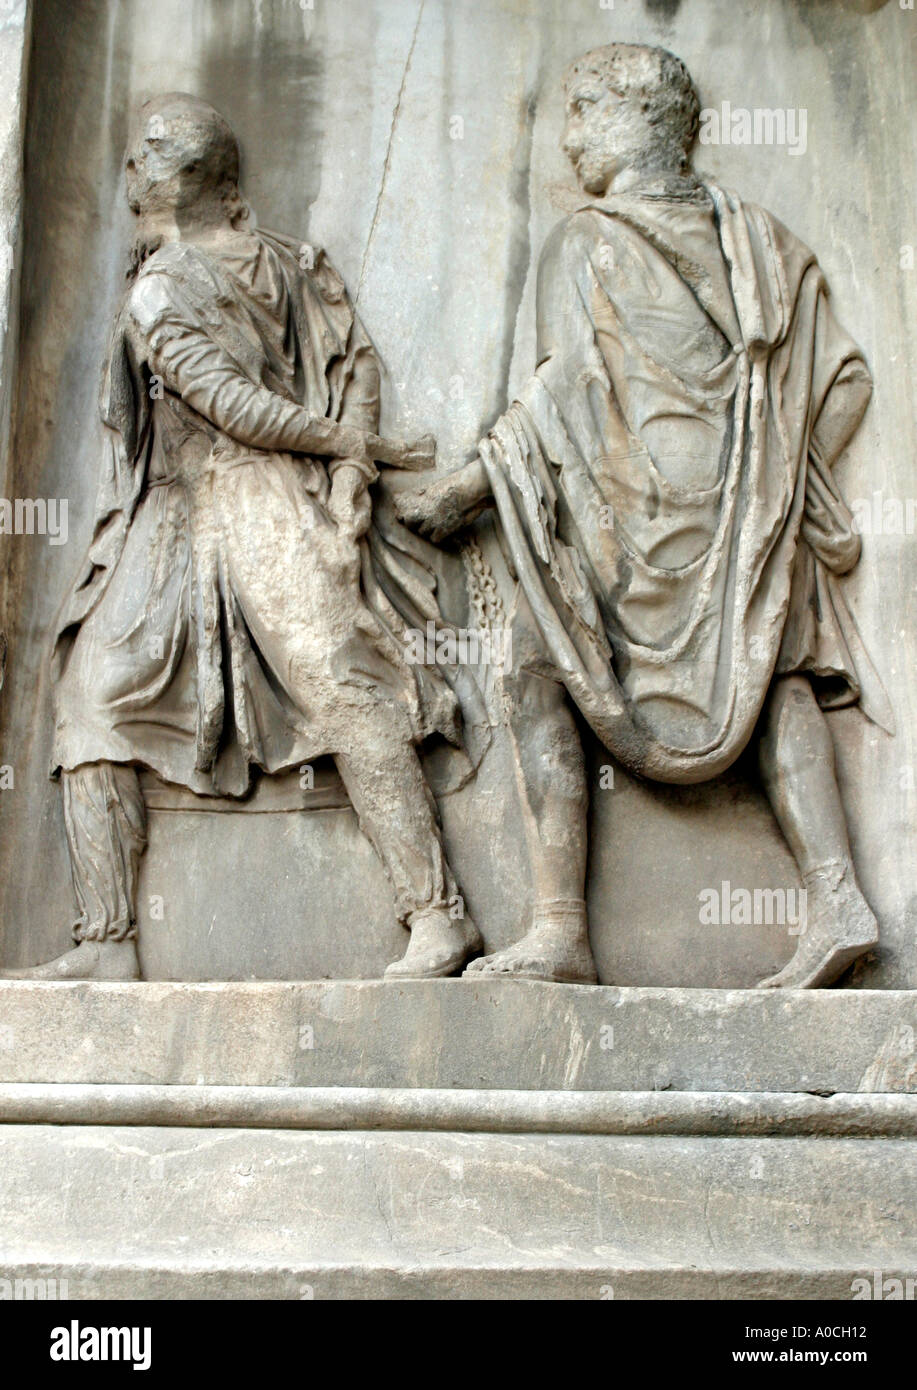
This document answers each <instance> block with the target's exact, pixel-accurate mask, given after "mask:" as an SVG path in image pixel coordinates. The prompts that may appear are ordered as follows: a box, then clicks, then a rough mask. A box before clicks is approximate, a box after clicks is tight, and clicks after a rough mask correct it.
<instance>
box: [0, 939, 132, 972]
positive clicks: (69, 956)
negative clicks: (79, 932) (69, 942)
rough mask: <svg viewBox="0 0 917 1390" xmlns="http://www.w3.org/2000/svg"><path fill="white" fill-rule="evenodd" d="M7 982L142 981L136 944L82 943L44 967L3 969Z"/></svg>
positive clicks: (122, 942)
mask: <svg viewBox="0 0 917 1390" xmlns="http://www.w3.org/2000/svg"><path fill="white" fill-rule="evenodd" d="M0 979H4V980H139V979H140V965H139V962H138V960H137V947H136V944H135V942H134V941H132V940H128V941H81V942H80V943H79V945H78V946H74V947H73V949H72V950H70V951H65V952H64V954H63V955H62V956H57V957H55V959H54V960H49V961H47V962H46V963H45V964H44V965H27V966H24V967H23V968H22V969H19V970H0Z"/></svg>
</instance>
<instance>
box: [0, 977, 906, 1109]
mask: <svg viewBox="0 0 917 1390" xmlns="http://www.w3.org/2000/svg"><path fill="white" fill-rule="evenodd" d="M0 1020H2V1022H0V1081H21V1082H53V1081H58V1082H61V1081H69V1082H96V1083H103V1082H107V1083H113V1084H119V1083H120V1084H125V1083H140V1084H148V1085H154V1084H182V1085H195V1084H200V1085H213V1086H354V1085H359V1086H363V1087H373V1086H393V1087H454V1086H459V1087H465V1088H471V1089H475V1088H483V1089H487V1088H506V1089H510V1090H571V1091H604V1090H611V1091H614V1090H637V1091H642V1090H648V1091H652V1090H656V1091H665V1090H669V1089H672V1090H676V1091H813V1092H820V1091H826V1092H835V1091H871V1092H883V1091H888V1092H914V1091H915V1090H917V1072H915V1047H917V996H915V995H914V994H912V993H910V992H906V991H879V990H875V991H861V992H857V993H850V992H843V991H825V992H822V993H818V992H813V993H809V992H805V991H794V992H790V993H786V994H774V993H770V992H767V991H762V992H760V993H754V992H750V991H742V990H675V989H673V990H665V989H613V988H602V987H599V988H594V987H589V986H579V985H557V986H553V985H548V984H539V983H536V982H534V981H522V980H519V981H503V980H491V981H486V980H484V981H471V980H446V981H439V980H437V981H416V982H409V983H403V984H396V983H394V982H387V981H386V982H383V981H378V982H369V981H350V982H348V981H322V982H318V983H308V984H264V983H258V984H210V985H187V984H153V983H146V984H43V983H29V982H11V981H8V982H2V983H0Z"/></svg>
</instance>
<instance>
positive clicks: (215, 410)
mask: <svg viewBox="0 0 917 1390" xmlns="http://www.w3.org/2000/svg"><path fill="white" fill-rule="evenodd" d="M246 247H247V249H246ZM301 254H302V247H301V245H300V243H297V242H295V241H292V240H289V239H287V238H285V237H282V236H279V235H277V234H275V233H271V232H267V231H264V230H262V229H259V230H258V231H257V232H256V233H253V234H252V236H251V237H250V238H248V240H247V242H246V243H245V244H244V245H243V246H242V247H241V249H240V246H239V245H238V244H237V246H236V247H235V248H233V250H232V251H226V252H221V253H220V254H216V253H210V252H204V251H203V250H201V249H200V248H197V247H195V246H193V245H190V244H183V243H175V244H170V245H167V246H165V247H163V248H162V249H161V250H159V251H157V252H156V253H155V254H154V255H152V256H151V257H150V258H149V259H148V260H147V261H146V262H145V264H144V265H143V266H142V268H141V270H140V272H139V273H138V275H137V277H136V279H135V281H134V283H133V285H132V287H131V289H130V291H129V293H128V295H127V298H126V300H125V303H124V306H123V308H122V311H121V313H120V315H119V317H118V319H117V322H116V325H115V331H114V334H113V339H112V345H111V351H110V354H109V358H108V362H107V366H106V370H105V373H104V380H103V389H102V402H101V409H102V418H103V422H104V425H105V441H104V456H103V465H102V474H101V479H100V485H99V490H98V500H97V506H96V513H95V523H94V534H93V539H92V543H91V545H90V548H89V552H88V556H87V558H86V561H85V564H84V567H83V569H82V571H81V573H80V574H79V576H78V578H77V581H76V583H75V585H74V587H73V589H72V591H71V593H70V595H69V597H68V599H67V601H66V604H65V606H64V609H63V611H62V614H61V618H60V622H59V627H58V632H57V637H56V642H55V648H54V653H53V659H52V676H53V680H54V691H55V709H56V727H55V745H54V753H53V759H52V772H56V771H58V770H59V769H60V768H66V769H72V768H74V767H77V766H79V765H80V764H82V763H87V762H96V761H99V760H109V761H113V762H132V763H134V762H136V763H140V764H143V765H146V766H147V767H149V768H151V769H152V770H153V771H155V772H157V773H158V774H159V775H160V776H161V777H162V778H164V779H165V780H166V781H169V782H172V783H176V784H179V785H182V786H186V787H189V788H190V789H191V790H193V791H195V792H197V793H199V794H211V795H213V794H221V795H234V796H240V795H243V794H244V793H245V792H246V790H247V789H248V786H249V781H250V768H251V766H252V764H255V765H257V766H259V767H261V768H263V769H264V770H265V771H267V772H275V771H279V770H282V769H285V768H288V767H290V766H294V765H296V764H298V763H300V762H302V761H305V760H308V759H310V758H314V757H317V756H321V755H323V754H328V753H331V754H333V753H334V752H335V751H340V745H341V740H342V739H345V740H346V736H347V728H348V724H349V722H350V721H354V723H356V721H357V720H358V718H359V711H360V708H361V707H365V705H366V702H369V703H371V704H378V702H380V701H384V702H386V703H387V704H388V705H389V706H390V709H391V710H392V711H393V718H394V719H395V721H396V722H395V723H394V724H393V725H392V728H393V730H394V729H395V728H400V729H401V730H402V733H403V735H404V736H405V737H406V738H409V739H410V740H411V741H413V742H414V743H417V744H419V743H421V742H422V741H423V740H425V739H426V738H427V737H428V736H430V735H434V734H440V735H442V736H443V737H444V738H445V739H447V740H448V741H449V742H451V743H452V744H454V745H457V747H456V748H455V751H454V753H453V756H452V758H451V759H448V758H447V759H443V758H442V757H440V758H439V759H438V761H437V762H436V767H437V769H438V770H439V772H440V781H441V785H440V786H439V788H438V790H443V791H444V790H451V789H452V787H453V786H455V785H458V784H459V783H460V782H461V781H462V780H464V779H465V778H466V777H467V776H468V775H469V774H470V771H471V767H472V763H471V761H470V759H469V757H468V756H467V754H466V752H465V751H464V750H463V749H462V748H461V732H460V705H461V702H464V705H465V709H466V712H467V713H469V714H470V720H471V722H470V723H469V724H468V725H466V730H465V732H466V738H468V739H469V741H470V742H471V743H475V741H476V740H477V741H478V742H480V738H481V736H482V733H481V731H482V729H483V727H484V724H485V723H486V717H485V716H484V715H483V713H482V711H481V709H480V708H479V707H478V704H476V696H475V687H474V682H473V680H472V678H471V675H470V673H469V672H466V671H462V670H457V669H454V668H452V669H449V668H447V669H446V670H445V671H442V670H440V669H435V668H431V667H424V666H420V665H411V664H409V663H408V662H407V661H406V659H405V652H406V650H407V641H406V628H407V627H408V626H410V627H420V628H421V629H422V628H423V627H424V625H425V624H426V623H427V622H428V621H434V622H438V621H439V620H440V613H439V608H438V603H437V598H436V576H435V572H434V569H433V565H432V563H431V557H432V555H433V551H432V548H431V547H429V546H427V545H426V543H425V542H423V541H420V540H419V539H417V538H416V537H413V536H412V535H411V534H410V533H409V532H407V531H406V530H405V529H404V528H403V527H401V526H399V524H398V523H397V522H396V521H395V519H394V517H393V515H392V513H391V511H390V509H389V510H386V507H385V506H384V505H383V506H377V507H375V508H374V519H373V524H372V527H371V529H370V532H369V533H368V535H367V536H366V537H364V538H362V539H360V540H356V539H354V537H353V536H352V535H347V534H345V533H344V532H343V531H342V530H341V529H340V528H339V527H338V526H337V525H336V524H335V522H334V520H333V518H332V516H331V514H330V513H329V510H328V499H329V493H330V481H329V472H331V471H333V468H334V463H333V461H331V460H329V459H327V458H324V457H323V458H318V457H310V456H309V455H308V454H307V453H303V452H291V451H290V449H289V448H280V447H276V445H277V441H278V440H280V439H282V438H284V437H285V436H284V429H286V431H287V433H289V430H290V428H291V426H290V421H291V420H293V419H294V418H299V417H301V418H305V417H304V415H303V411H302V410H301V409H300V408H301V407H304V408H305V411H306V412H308V414H309V415H310V416H312V417H315V418H317V419H322V418H327V419H330V420H332V421H337V422H340V423H344V424H349V425H354V426H358V427H359V428H362V429H364V430H372V431H375V430H376V429H377V424H378V412H379V402H378V367H377V363H376V360H375V355H374V351H373V349H372V346H371V344H370V342H369V339H368V338H367V336H366V334H365V332H364V330H363V328H362V326H361V324H360V322H359V320H358V319H357V318H356V316H355V314H354V311H353V308H352V306H351V304H350V301H349V299H348V297H347V294H346V291H345V289H344V285H343V282H342V281H341V279H340V278H339V276H338V275H337V273H336V272H335V271H334V269H333V268H332V267H331V265H330V264H329V262H328V261H327V259H326V258H325V256H324V254H323V253H322V252H320V251H319V252H317V254H315V255H314V258H312V259H311V260H310V264H309V265H308V267H304V266H303V265H302V264H301V262H300V256H301ZM245 440H248V441H249V442H248V443H246V442H244V441H245ZM262 446H263V447H262ZM329 465H330V468H329ZM368 471H370V472H371V473H374V471H375V470H374V469H373V468H372V465H369V466H368ZM294 666H295V679H294V678H293V674H292V673H293V671H294ZM304 692H305V698H304ZM399 721H400V722H399ZM481 751H482V750H481V749H480V748H477V754H478V755H479V754H480V752H481ZM444 767H445V769H446V770H445V773H443V768H444Z"/></svg>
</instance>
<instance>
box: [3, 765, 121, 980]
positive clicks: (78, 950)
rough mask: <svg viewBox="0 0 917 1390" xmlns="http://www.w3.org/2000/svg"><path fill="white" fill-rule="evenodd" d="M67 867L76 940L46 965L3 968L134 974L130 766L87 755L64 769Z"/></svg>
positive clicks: (64, 974)
mask: <svg viewBox="0 0 917 1390" xmlns="http://www.w3.org/2000/svg"><path fill="white" fill-rule="evenodd" d="M61 783H62V790H63V797H64V823H65V825H66V828H67V843H68V846H69V849H70V871H71V874H72V877H73V887H74V891H75V892H76V897H77V901H78V903H79V907H80V918H79V921H78V922H77V923H76V925H75V926H74V928H73V939H74V941H75V942H76V943H77V944H76V946H74V947H73V949H72V950H70V951H65V952H64V954H63V955H62V956H58V957H57V958H56V959H55V960H51V961H48V962H47V964H45V965H36V966H28V967H26V968H25V969H22V970H4V971H0V975H2V977H3V978H4V979H7V980H10V979H16V980H136V979H139V977H140V967H139V964H138V961H137V920H136V903H135V898H136V882H137V868H138V864H139V859H140V855H141V854H142V853H143V851H144V849H145V848H146V810H145V807H144V804H143V796H142V794H141V791H140V782H139V780H138V778H137V773H136V771H135V769H134V768H133V767H130V766H125V765H122V764H118V763H108V762H101V763H87V764H85V765H84V766H82V767H78V768H76V769H75V770H74V771H73V772H63V773H62V774H61Z"/></svg>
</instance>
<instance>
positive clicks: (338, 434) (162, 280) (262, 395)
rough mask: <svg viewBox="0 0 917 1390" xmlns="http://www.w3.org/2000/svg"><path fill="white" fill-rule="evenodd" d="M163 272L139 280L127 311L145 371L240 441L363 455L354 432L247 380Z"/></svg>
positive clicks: (294, 449)
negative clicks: (140, 346) (136, 331)
mask: <svg viewBox="0 0 917 1390" xmlns="http://www.w3.org/2000/svg"><path fill="white" fill-rule="evenodd" d="M182 308H183V306H182V303H181V299H180V296H179V295H178V294H177V292H176V289H175V287H174V285H173V284H172V282H171V280H170V279H169V277H167V276H166V275H157V274H151V275H147V276H145V277H143V279H142V280H140V281H138V283H137V285H136V286H135V288H134V291H133V293H132V295H131V300H130V312H131V315H132V317H133V319H134V322H135V324H136V326H137V328H138V329H139V331H140V334H141V336H142V338H143V340H144V343H145V346H146V356H147V361H148V364H149V368H150V371H151V372H153V373H155V374H156V375H157V376H160V377H161V378H162V381H163V384H164V386H165V388H166V389H167V390H168V391H172V392H173V393H174V394H176V395H179V396H181V398H182V400H184V401H186V402H187V404H188V405H190V406H191V407H192V408H193V409H194V410H196V411H197V412H198V413H199V414H200V415H203V416H204V417H205V418H206V419H208V420H210V421H211V423H212V424H214V425H216V426H217V428H218V429H221V430H223V432H224V433H225V434H228V435H230V436H231V437H232V438H233V439H237V440H239V442H240V443H242V444H249V445H251V446H252V447H254V448H259V449H283V450H290V451H291V452H295V453H316V454H331V455H341V454H356V455H360V454H361V453H362V449H361V443H362V441H361V438H360V435H359V433H358V432H357V431H356V430H353V429H348V428H347V427H345V426H341V425H338V424H337V423H335V421H333V420H327V419H324V418H318V417H316V416H313V415H310V414H309V412H308V411H307V410H305V409H304V408H303V407H302V406H300V405H297V404H296V403H295V402H293V401H288V400H285V399H284V398H283V397H282V396H279V395H277V394H276V393H275V392H273V391H269V390H268V389H267V387H265V386H262V385H260V384H257V383H255V382H252V381H251V380H250V379H249V378H248V377H247V376H246V375H245V373H244V372H243V371H241V369H240V368H239V366H238V364H237V363H236V362H235V361H234V360H233V358H232V357H231V356H230V355H229V353H228V352H226V351H225V350H224V349H223V348H222V347H221V346H220V345H219V343H217V342H216V341H215V340H214V339H213V338H211V337H210V336H209V334H207V333H206V331H205V330H204V329H203V327H199V326H198V325H197V323H196V322H195V321H194V315H193V313H192V312H191V311H190V310H189V311H188V312H187V313H183V312H182Z"/></svg>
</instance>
